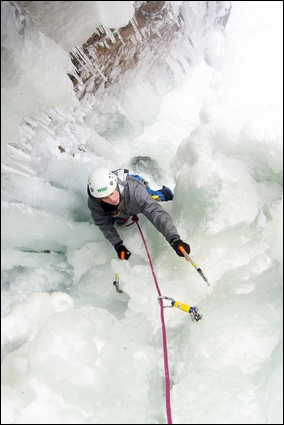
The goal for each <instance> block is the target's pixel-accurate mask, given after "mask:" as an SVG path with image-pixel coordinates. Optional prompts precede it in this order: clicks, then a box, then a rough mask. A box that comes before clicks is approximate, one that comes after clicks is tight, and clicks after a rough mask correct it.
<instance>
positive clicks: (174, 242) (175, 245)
mask: <svg viewBox="0 0 284 425" xmlns="http://www.w3.org/2000/svg"><path fill="white" fill-rule="evenodd" d="M171 246H172V247H173V249H174V250H175V252H176V253H177V255H178V256H179V257H183V253H182V252H181V250H180V249H179V246H182V247H183V249H184V250H185V251H186V253H187V254H189V253H190V246H189V245H188V244H187V243H185V242H183V241H182V240H181V239H177V238H175V239H172V240H171Z"/></svg>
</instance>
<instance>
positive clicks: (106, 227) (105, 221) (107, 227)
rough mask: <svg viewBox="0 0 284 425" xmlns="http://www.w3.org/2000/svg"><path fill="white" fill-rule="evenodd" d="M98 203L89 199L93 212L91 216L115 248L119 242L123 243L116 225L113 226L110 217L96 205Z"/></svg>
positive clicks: (89, 205)
mask: <svg viewBox="0 0 284 425" xmlns="http://www.w3.org/2000/svg"><path fill="white" fill-rule="evenodd" d="M95 202H96V201H92V200H91V199H90V198H89V199H88V207H89V208H90V210H91V216H92V219H93V220H94V223H95V225H96V226H98V227H99V229H100V230H101V232H102V233H103V235H104V237H105V238H106V239H107V240H109V241H110V243H111V244H112V245H113V246H114V245H116V244H117V243H119V242H122V240H121V237H120V236H119V234H118V233H117V230H116V229H115V227H114V225H113V224H112V222H111V220H110V217H109V216H108V215H104V213H103V212H100V210H99V207H98V206H97V205H96V204H95Z"/></svg>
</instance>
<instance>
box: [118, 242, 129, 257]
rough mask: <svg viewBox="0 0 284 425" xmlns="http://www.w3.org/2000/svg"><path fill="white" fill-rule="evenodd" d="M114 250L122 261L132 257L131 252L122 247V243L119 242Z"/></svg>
mask: <svg viewBox="0 0 284 425" xmlns="http://www.w3.org/2000/svg"><path fill="white" fill-rule="evenodd" d="M114 249H115V250H116V252H117V256H118V258H119V259H120V260H128V258H129V257H130V255H131V252H130V251H128V249H127V248H125V246H124V245H122V242H118V243H117V244H116V245H114Z"/></svg>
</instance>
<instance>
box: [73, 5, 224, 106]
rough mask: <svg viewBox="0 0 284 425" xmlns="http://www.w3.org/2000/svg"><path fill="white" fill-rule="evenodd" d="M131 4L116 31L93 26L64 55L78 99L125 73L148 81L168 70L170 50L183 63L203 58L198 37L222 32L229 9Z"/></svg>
mask: <svg viewBox="0 0 284 425" xmlns="http://www.w3.org/2000/svg"><path fill="white" fill-rule="evenodd" d="M133 3H134V7H135V14H134V16H133V18H132V19H131V21H130V22H129V24H128V25H127V26H125V27H123V28H119V29H116V30H111V29H109V28H105V27H103V26H99V27H97V28H96V31H95V32H94V34H93V35H92V37H90V38H89V39H88V40H87V41H86V42H85V43H83V44H82V45H80V46H76V47H75V48H74V49H73V50H72V51H71V52H70V57H71V60H72V62H73V64H74V65H75V68H76V71H77V72H76V74H75V75H70V78H71V80H72V81H73V84H74V90H75V91H76V95H77V97H78V98H79V99H82V98H83V97H84V95H85V93H86V92H89V93H90V92H91V93H96V92H97V90H98V89H99V88H101V87H102V86H103V87H104V88H105V89H106V88H107V87H108V86H109V85H113V84H115V83H118V82H119V81H121V77H122V76H125V75H127V74H130V73H132V74H133V73H134V75H135V74H136V75H137V74H140V75H142V76H143V78H146V79H148V80H149V81H154V80H155V77H156V76H157V75H158V74H160V68H162V67H163V68H164V67H165V65H166V66H167V67H168V68H169V65H167V57H168V56H169V55H170V54H171V52H176V53H178V54H181V56H182V57H185V60H186V61H188V63H189V65H190V64H194V62H195V61H196V60H198V59H203V57H204V44H203V37H204V36H206V33H207V32H208V31H210V30H212V29H215V30H216V29H217V30H220V31H222V30H223V29H224V28H225V26H226V23H227V21H228V18H229V15H230V10H231V2H227V1H210V2H208V1H201V2H188V1H184V2H174V1H134V2H133ZM176 3H179V7H177V5H176ZM146 59H147V60H146ZM130 79H131V77H130Z"/></svg>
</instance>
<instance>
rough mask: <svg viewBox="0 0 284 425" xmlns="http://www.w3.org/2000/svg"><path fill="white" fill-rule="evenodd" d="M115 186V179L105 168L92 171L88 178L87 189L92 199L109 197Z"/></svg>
mask: <svg viewBox="0 0 284 425" xmlns="http://www.w3.org/2000/svg"><path fill="white" fill-rule="evenodd" d="M116 186H117V177H116V175H115V174H113V173H112V172H111V171H109V170H107V169H106V168H99V169H98V170H95V171H93V172H92V173H91V174H90V175H89V178H88V187H89V190H90V193H91V195H92V196H93V197H94V198H104V197H105V196H108V195H110V194H111V193H112V192H113V191H114V190H115V189H116Z"/></svg>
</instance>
